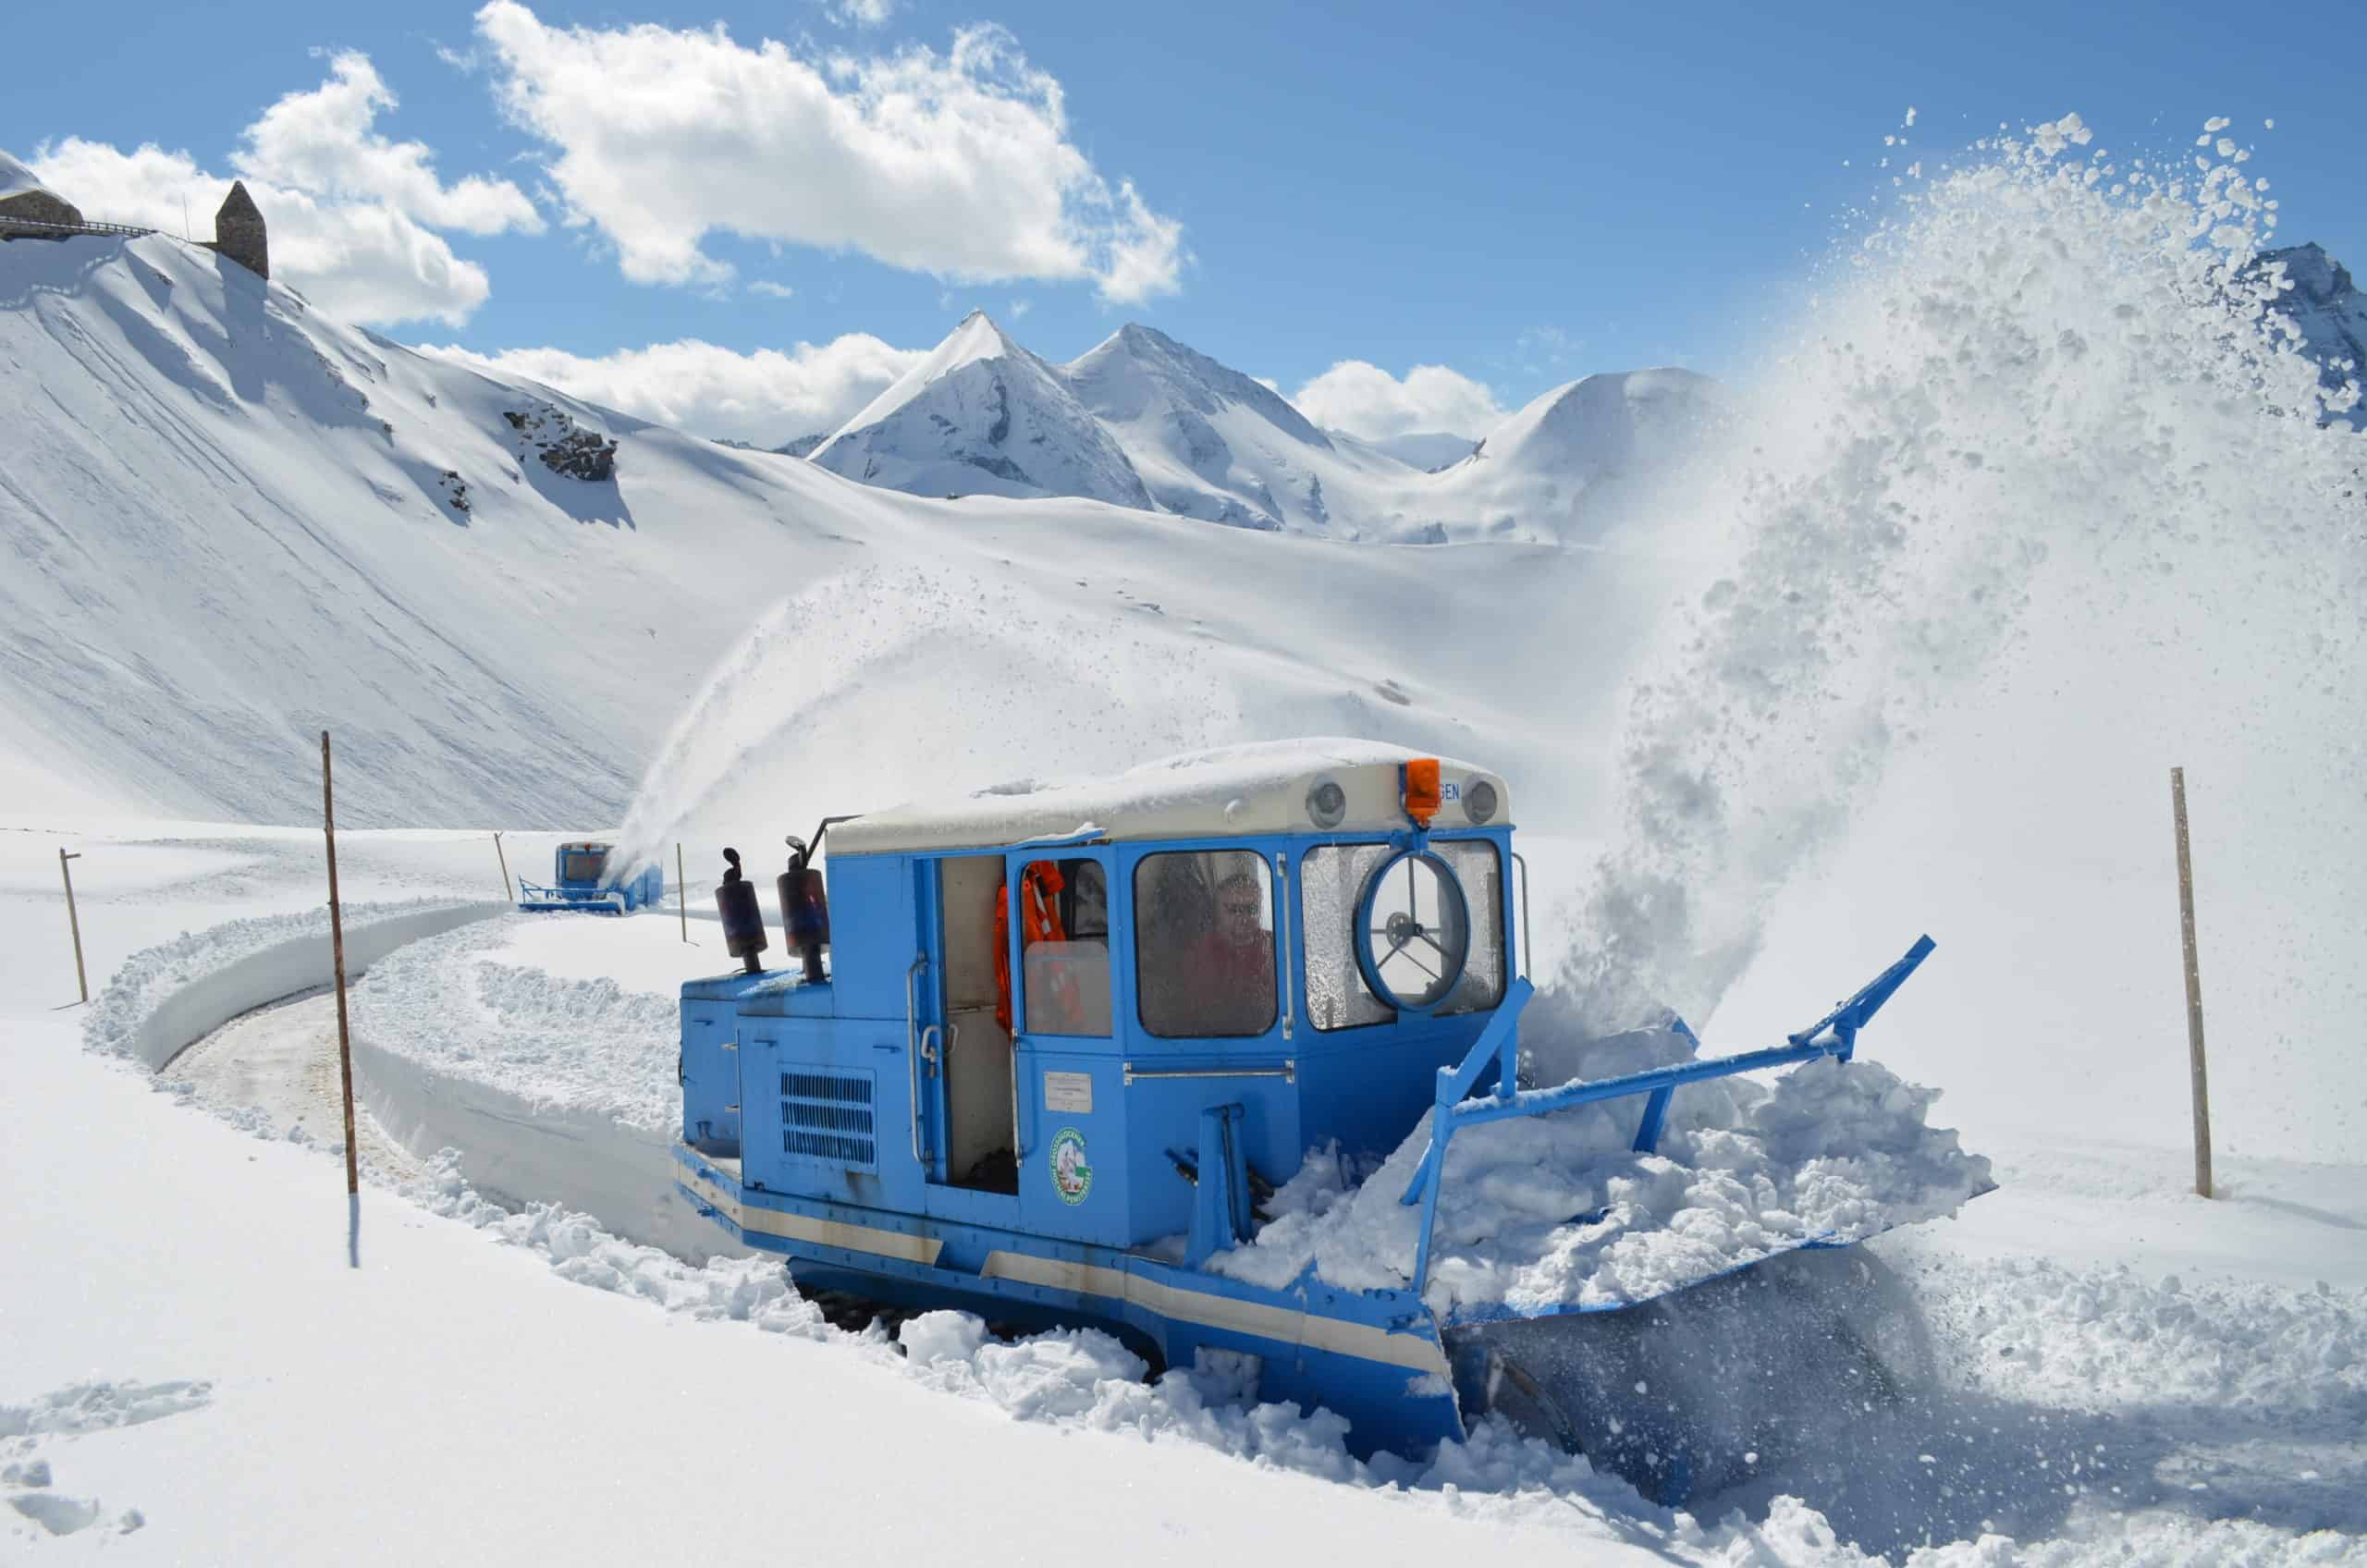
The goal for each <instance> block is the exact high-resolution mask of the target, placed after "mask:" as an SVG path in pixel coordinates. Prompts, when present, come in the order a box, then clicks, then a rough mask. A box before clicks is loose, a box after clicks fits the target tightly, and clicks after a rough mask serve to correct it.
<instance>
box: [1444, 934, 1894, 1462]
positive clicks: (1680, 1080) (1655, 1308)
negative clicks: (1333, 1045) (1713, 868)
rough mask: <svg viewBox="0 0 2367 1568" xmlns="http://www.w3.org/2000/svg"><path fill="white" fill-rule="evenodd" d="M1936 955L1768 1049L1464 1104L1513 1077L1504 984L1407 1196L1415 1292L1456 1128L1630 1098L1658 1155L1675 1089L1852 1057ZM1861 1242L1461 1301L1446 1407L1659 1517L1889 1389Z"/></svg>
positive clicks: (1451, 1318)
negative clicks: (1692, 1271) (1536, 1298)
mask: <svg viewBox="0 0 2367 1568" xmlns="http://www.w3.org/2000/svg"><path fill="white" fill-rule="evenodd" d="M1933 946H1934V944H1933V943H1932V939H1931V937H1921V938H1919V940H1918V941H1917V942H1916V943H1915V945H1914V946H1913V947H1912V948H1910V949H1908V950H1907V954H1906V955H1905V956H1904V957H1903V958H1901V959H1900V960H1899V961H1898V962H1895V963H1894V964H1892V965H1891V966H1890V967H1889V968H1888V969H1885V970H1884V971H1883V973H1882V974H1879V975H1877V976H1875V978H1874V979H1873V980H1872V981H1870V983H1868V984H1867V985H1866V986H1863V987H1861V988H1860V989H1859V990H1858V991H1857V992H1855V993H1854V994H1852V995H1851V996H1850V997H1849V998H1847V999H1846V1000H1845V1001H1843V1002H1842V1003H1841V1004H1840V1005H1838V1006H1837V1007H1835V1008H1834V1010H1833V1011H1830V1012H1828V1013H1826V1014H1825V1015H1824V1016H1823V1017H1822V1018H1821V1019H1819V1020H1817V1021H1816V1023H1812V1024H1810V1025H1809V1026H1808V1027H1807V1028H1806V1029H1803V1030H1800V1031H1798V1032H1797V1033H1795V1034H1793V1035H1788V1036H1786V1037H1785V1041H1784V1044H1783V1045H1781V1046H1778V1047H1772V1048H1770V1049H1767V1050H1760V1051H1749V1052H1745V1053H1742V1054H1740V1055H1735V1056H1728V1057H1716V1058H1709V1059H1704V1060H1694V1061H1686V1062H1678V1063H1674V1064H1672V1065H1670V1066H1666V1067H1660V1068H1654V1069H1651V1070H1650V1071H1648V1072H1633V1073H1625V1074H1622V1075H1620V1076H1618V1077H1613V1078H1603V1079H1591V1080H1583V1081H1579V1082H1575V1083H1570V1084H1561V1085H1558V1086H1556V1087H1553V1088H1549V1089H1528V1090H1521V1089H1517V1088H1515V1089H1512V1090H1511V1091H1510V1092H1506V1091H1505V1090H1504V1089H1502V1088H1500V1089H1499V1090H1498V1091H1497V1092H1495V1093H1493V1094H1488V1095H1481V1096H1477V1097H1466V1096H1469V1095H1470V1091H1471V1089H1472V1087H1473V1085H1474V1084H1477V1083H1478V1081H1479V1080H1480V1079H1481V1077H1482V1076H1483V1075H1484V1073H1485V1070H1486V1068H1487V1066H1488V1065H1489V1060H1490V1058H1491V1057H1493V1058H1494V1059H1495V1060H1496V1061H1497V1062H1498V1064H1499V1065H1500V1067H1501V1070H1502V1071H1501V1073H1500V1076H1499V1083H1500V1084H1505V1085H1510V1084H1515V1077H1514V1066H1515V1059H1514V1052H1515V1048H1516V1047H1515V1045H1514V1044H1513V1040H1512V1029H1511V1024H1510V1019H1511V1016H1512V1015H1513V1014H1515V1013H1516V1012H1517V1011H1518V1010H1519V1008H1520V1007H1521V1006H1522V1005H1524V1004H1525V1003H1526V1002H1527V999H1528V990H1527V984H1526V982H1519V983H1516V984H1515V987H1514V989H1513V992H1512V994H1510V995H1508V996H1507V998H1506V1001H1507V1003H1508V1004H1510V1005H1508V1006H1507V1007H1506V1008H1505V1009H1504V1010H1503V1011H1502V1013H1500V1015H1499V1019H1498V1021H1497V1023H1493V1024H1491V1025H1490V1029H1489V1030H1488V1031H1487V1032H1486V1033H1484V1034H1483V1035H1481V1036H1480V1038H1479V1039H1478V1041H1477V1042H1475V1043H1474V1046H1473V1049H1472V1052H1471V1054H1470V1056H1469V1057H1468V1058H1466V1060H1465V1062H1464V1064H1463V1066H1462V1067H1461V1068H1458V1069H1444V1070H1441V1072H1440V1074H1439V1086H1438V1101H1437V1106H1436V1110H1435V1114H1434V1115H1433V1117H1432V1119H1431V1143H1430V1147H1429V1151H1428V1152H1427V1153H1426V1155H1425V1157H1424V1159H1423V1162H1422V1165H1421V1168H1420V1170H1418V1171H1417V1174H1416V1176H1415V1178H1414V1180H1413V1182H1411V1184H1409V1185H1408V1187H1407V1189H1406V1191H1405V1194H1404V1199H1403V1200H1402V1201H1404V1203H1406V1204H1408V1205H1412V1204H1416V1203H1419V1204H1421V1205H1422V1206H1423V1207H1424V1211H1425V1212H1424V1215H1423V1222H1422V1231H1421V1240H1420V1243H1419V1250H1418V1252H1417V1264H1416V1282H1415V1287H1414V1288H1415V1290H1416V1291H1417V1292H1419V1291H1420V1290H1421V1289H1422V1286H1423V1284H1424V1282H1425V1281H1426V1280H1427V1276H1428V1268H1429V1243H1430V1231H1431V1228H1432V1225H1433V1223H1434V1221H1435V1216H1436V1210H1437V1204H1438V1184H1439V1175H1440V1172H1441V1170H1443V1169H1444V1161H1445V1153H1446V1147H1447V1145H1448V1144H1449V1142H1450V1141H1451V1140H1452V1139H1453V1135H1454V1133H1455V1131H1456V1130H1457V1129H1458V1128H1460V1127H1467V1126H1469V1125H1471V1124H1473V1123H1475V1122H1480V1121H1502V1120H1506V1119H1509V1118H1512V1117H1518V1116H1542V1115H1547V1114H1550V1113H1551V1112H1553V1111H1556V1110H1561V1109H1567V1108H1569V1107H1572V1106H1578V1105H1588V1104H1592V1103H1596V1102H1599V1101H1603V1100H1612V1099H1619V1098H1624V1097H1625V1096H1636V1095H1640V1096H1645V1109H1644V1112H1643V1115H1642V1117H1641V1118H1640V1119H1639V1122H1638V1125H1637V1133H1636V1138H1635V1141H1634V1145H1633V1146H1634V1148H1635V1149H1637V1151H1640V1152H1644V1153H1650V1152H1652V1151H1653V1150H1654V1149H1655V1148H1656V1147H1657V1145H1658V1144H1659V1141H1660V1137H1661V1133H1662V1127H1663V1125H1664V1124H1665V1121H1666V1117H1667V1112H1668V1105H1669V1099H1670V1096H1672V1095H1673V1094H1674V1091H1675V1090H1676V1089H1677V1088H1678V1087H1680V1086H1682V1085H1684V1084H1698V1083H1703V1082H1707V1081H1709V1080H1711V1079H1715V1078H1723V1077H1729V1076H1732V1075H1734V1074H1735V1073H1739V1072H1754V1071H1757V1070H1759V1069H1761V1068H1773V1067H1784V1066H1789V1065H1793V1064H1796V1063H1799V1062H1807V1061H1814V1060H1820V1059H1821V1058H1824V1057H1828V1056H1830V1057H1837V1058H1839V1059H1841V1060H1845V1061H1846V1060H1849V1059H1850V1057H1851V1056H1852V1055H1853V1054H1854V1053H1855V1051H1856V1048H1857V1038H1858V1032H1859V1031H1860V1030H1862V1029H1863V1028H1864V1027H1865V1025H1866V1023H1868V1022H1869V1021H1870V1019H1872V1017H1873V1016H1874V1014H1875V1013H1876V1012H1878V1011H1881V1009H1882V1006H1883V1003H1884V1002H1886V1001H1888V1000H1889V999H1890V998H1891V996H1892V995H1893V994H1894V993H1895V991H1896V990H1897V989H1898V987H1899V986H1901V985H1903V984H1904V983H1905V982H1906V980H1907V977H1908V976H1909V975H1911V974H1914V972H1915V970H1916V968H1917V967H1918V966H1919V964H1921V963H1922V962H1923V960H1924V959H1925V958H1926V957H1928V956H1929V955H1930V954H1931V952H1932V948H1933ZM1498 1024H1501V1025H1502V1027H1501V1030H1500V1029H1499V1027H1498ZM1601 1212H1602V1211H1597V1213H1596V1214H1595V1215H1593V1216H1587V1215H1579V1216H1574V1217H1573V1218H1574V1219H1578V1220H1580V1221H1584V1220H1587V1219H1591V1218H1600V1214H1601ZM1873 1233H1874V1232H1869V1233H1868V1235H1865V1236H1853V1237H1851V1238H1850V1240H1849V1241H1847V1242H1842V1241H1840V1240H1838V1239H1837V1238H1835V1237H1834V1235H1833V1233H1832V1232H1829V1231H1828V1232H1822V1233H1819V1234H1811V1235H1809V1236H1804V1237H1801V1238H1799V1239H1797V1240H1795V1241H1792V1242H1790V1243H1787V1244H1784V1245H1782V1246H1778V1247H1775V1248H1772V1249H1771V1250H1770V1251H1768V1252H1766V1253H1764V1254H1762V1255H1760V1256H1758V1257H1755V1258H1751V1259H1748V1260H1747V1261H1745V1262H1742V1263H1738V1264H1733V1265H1730V1266H1728V1267H1725V1268H1720V1269H1718V1270H1715V1271H1713V1272H1711V1273H1709V1274H1704V1275H1701V1276H1699V1277H1698V1278H1695V1279H1691V1280H1684V1281H1681V1282H1679V1283H1676V1284H1674V1285H1672V1286H1671V1287H1670V1288H1669V1289H1668V1290H1666V1291H1663V1292H1659V1293H1657V1294H1655V1295H1653V1296H1650V1297H1645V1298H1640V1299H1638V1300H1634V1301H1625V1302H1613V1303H1601V1304H1581V1303H1575V1302H1571V1303H1545V1304H1541V1305H1529V1306H1519V1307H1515V1306H1508V1305H1501V1304H1490V1305H1459V1306H1457V1307H1455V1308H1453V1310H1451V1311H1450V1312H1448V1313H1446V1314H1445V1315H1443V1316H1442V1317H1441V1319H1440V1329H1441V1341H1442V1342H1443V1346H1444V1349H1445V1351H1446V1354H1447V1358H1448V1362H1449V1365H1450V1366H1451V1368H1452V1369H1453V1381H1454V1385H1455V1391H1456V1396H1457V1403H1459V1404H1461V1405H1462V1407H1463V1408H1464V1409H1466V1410H1484V1411H1488V1412H1491V1413H1493V1414H1495V1415H1501V1416H1502V1417H1503V1418H1505V1419H1507V1420H1509V1421H1510V1422H1511V1423H1512V1425H1513V1426H1514V1427H1515V1428H1517V1429H1518V1430H1520V1431H1521V1432H1523V1433H1524V1434H1525V1435H1527V1436H1532V1437H1538V1438H1542V1439H1547V1440H1549V1441H1553V1442H1556V1443H1559V1444H1560V1445H1561V1446H1563V1447H1565V1448H1568V1449H1571V1450H1573V1451H1574V1452H1581V1453H1584V1454H1586V1455H1587V1456H1588V1459H1589V1461H1590V1462H1591V1463H1593V1464H1595V1465H1596V1467H1597V1468H1599V1469H1603V1470H1607V1471H1609V1472H1611V1473H1613V1474H1615V1475H1619V1476H1623V1477H1625V1479H1627V1480H1628V1481H1630V1482H1631V1483H1632V1484H1634V1485H1635V1486H1636V1487H1637V1489H1638V1490H1640V1491H1642V1492H1643V1493H1644V1494H1645V1495H1646V1496H1648V1497H1650V1498H1651V1499H1653V1500H1654V1501H1659V1502H1662V1503H1664V1504H1668V1505H1670V1506H1674V1505H1676V1504H1679V1503H1682V1502H1684V1501H1686V1500H1687V1499H1688V1498H1693V1497H1698V1496H1700V1495H1703V1494H1705V1493H1709V1492H1713V1491H1716V1490H1718V1489H1721V1488H1723V1487H1725V1486H1728V1485H1731V1484H1733V1483H1734V1482H1735V1481H1736V1480H1739V1479H1741V1478H1742V1477H1743V1476H1746V1475H1747V1474H1748V1472H1749V1471H1750V1470H1751V1469H1753V1468H1754V1467H1756V1466H1757V1465H1758V1464H1760V1462H1761V1461H1762V1460H1772V1459H1773V1458H1774V1457H1775V1456H1776V1455H1778V1454H1779V1453H1780V1452H1782V1451H1783V1448H1784V1440H1785V1438H1784V1434H1785V1432H1786V1431H1787V1430H1794V1431H1796V1430H1797V1425H1796V1424H1793V1425H1788V1426H1787V1417H1788V1415H1790V1414H1792V1413H1795V1412H1797V1410H1798V1409H1799V1408H1800V1407H1801V1406H1802V1404H1803V1403H1804V1402H1813V1401H1820V1400H1822V1401H1831V1400H1845V1401H1871V1400H1873V1399H1877V1398H1882V1397H1885V1391H1886V1390H1891V1389H1892V1388H1893V1387H1894V1386H1895V1375H1894V1373H1893V1372H1892V1370H1891V1369H1890V1367H1889V1366H1888V1365H1887V1363H1886V1362H1885V1360H1884V1357H1883V1354H1882V1352H1881V1350H1880V1349H1879V1348H1878V1346H1879V1343H1880V1341H1881V1340H1882V1339H1883V1324H1884V1321H1885V1319H1886V1318H1887V1319H1890V1320H1894V1321H1895V1320H1900V1319H1902V1318H1904V1317H1905V1316H1906V1315H1904V1314H1900V1313H1897V1312H1894V1311H1892V1310H1890V1309H1891V1307H1893V1306H1895V1299H1894V1298H1895V1294H1896V1291H1895V1285H1894V1284H1893V1283H1892V1281H1891V1280H1890V1278H1889V1275H1888V1272H1887V1270H1886V1269H1883V1268H1882V1267H1881V1266H1880V1265H1879V1264H1878V1263H1876V1262H1874V1261H1873V1260H1871V1259H1870V1258H1867V1257H1864V1256H1861V1255H1858V1254H1857V1253H1854V1252H1848V1251H1846V1249H1848V1248H1852V1247H1854V1246H1855V1245H1856V1243H1858V1242H1860V1241H1864V1240H1867V1239H1870V1235H1871V1234H1873ZM1611 1239H1612V1238H1606V1243H1608V1241H1609V1240H1611Z"/></svg>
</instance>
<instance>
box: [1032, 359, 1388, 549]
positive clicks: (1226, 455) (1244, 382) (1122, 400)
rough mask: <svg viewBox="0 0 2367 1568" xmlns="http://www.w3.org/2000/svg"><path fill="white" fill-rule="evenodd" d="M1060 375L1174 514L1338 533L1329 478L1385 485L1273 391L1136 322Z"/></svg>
mask: <svg viewBox="0 0 2367 1568" xmlns="http://www.w3.org/2000/svg"><path fill="white" fill-rule="evenodd" d="M1061 377H1062V379H1063V380H1065V381H1066V382H1067V383H1068V385H1069V386H1070V387H1071V388H1072V389H1073V391H1074V392H1075V394H1076V398H1077V401H1078V402H1080V403H1082V404H1083V405H1084V406H1085V409H1086V410H1089V411H1090V412H1091V413H1092V414H1093V415H1094V417H1095V418H1096V419H1098V420H1099V421H1100V422H1101V423H1102V424H1103V425H1104V426H1105V427H1106V428H1107V429H1109V430H1110V433H1111V434H1112V435H1115V436H1116V437H1117V440H1118V442H1119V445H1120V446H1122V447H1124V448H1125V451H1126V454H1127V456H1128V457H1130V458H1131V459H1133V460H1134V468H1135V471H1136V472H1139V473H1140V474H1142V476H1143V480H1144V483H1145V484H1147V485H1148V486H1149V489H1150V493H1151V497H1152V498H1153V499H1154V500H1155V501H1157V502H1158V503H1159V507H1160V508H1162V509H1164V510H1167V511H1171V512H1179V513H1181V514H1183V515H1184V516H1185V517H1196V518H1200V519H1203V520H1205V521H1210V522H1225V523H1231V524H1233V525H1234V526H1236V527H1245V528H1267V529H1282V528H1288V529H1293V530H1295V531H1297V532H1301V533H1331V532H1333V527H1332V516H1331V502H1330V500H1329V498H1328V497H1327V496H1326V494H1325V487H1324V478H1325V476H1326V475H1327V474H1329V475H1331V478H1332V481H1333V484H1332V486H1331V493H1332V494H1334V495H1337V494H1338V493H1339V492H1340V489H1341V484H1340V480H1341V477H1342V475H1343V473H1354V474H1357V475H1359V476H1360V477H1361V476H1373V477H1378V476H1381V475H1386V474H1389V473H1391V472H1394V471H1396V470H1398V469H1399V468H1400V466H1401V465H1399V464H1398V463H1397V462H1396V461H1395V459H1387V458H1381V459H1372V458H1367V457H1365V456H1363V455H1361V454H1351V453H1348V452H1346V451H1343V449H1341V448H1339V447H1335V446H1333V445H1332V443H1331V439H1330V437H1328V436H1326V435H1324V434H1323V432H1321V431H1320V430H1318V429H1317V428H1316V427H1315V426H1314V425H1313V424H1311V423H1308V422H1307V419H1306V416H1305V415H1304V414H1301V413H1300V412H1299V411H1298V410H1296V409H1294V408H1292V407H1291V406H1290V404H1288V403H1287V402H1284V401H1283V400H1282V397H1281V396H1280V395H1279V394H1277V393H1275V392H1274V391H1272V390H1271V389H1269V388H1268V387H1266V386H1261V385H1259V384H1258V383H1257V382H1255V381H1252V380H1251V379H1250V378H1249V377H1247V376H1245V375H1244V374H1241V373H1240V372H1238V371H1234V370H1228V369H1227V368H1226V367H1224V366H1223V365H1220V364H1219V363H1217V361H1214V360H1212V359H1209V358H1208V356H1207V355H1206V354H1201V353H1197V352H1195V351H1194V350H1192V349H1187V348H1185V347H1184V345H1183V344H1181V343H1178V342H1176V341H1175V340H1174V339H1173V338H1171V337H1168V336H1167V335H1166V334H1164V333H1160V332H1155V331H1153V330H1151V329H1150V328H1149V327H1147V326H1139V325H1132V324H1129V325H1125V326H1122V327H1121V328H1119V329H1118V330H1117V331H1116V332H1114V333H1112V334H1110V337H1108V338H1107V339H1105V340H1104V341H1103V342H1102V343H1100V344H1099V345H1098V347H1096V348H1095V349H1092V350H1091V351H1090V352H1088V353H1086V354H1085V355H1083V356H1082V357H1080V358H1078V359H1076V360H1073V361H1071V362H1070V363H1068V364H1065V365H1063V366H1061Z"/></svg>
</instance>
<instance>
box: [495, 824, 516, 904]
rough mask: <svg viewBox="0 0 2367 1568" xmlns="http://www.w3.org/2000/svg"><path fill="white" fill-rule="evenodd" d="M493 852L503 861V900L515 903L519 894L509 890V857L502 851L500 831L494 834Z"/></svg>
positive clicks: (496, 857) (507, 902)
mask: <svg viewBox="0 0 2367 1568" xmlns="http://www.w3.org/2000/svg"><path fill="white" fill-rule="evenodd" d="M493 853H494V858H495V859H497V860H498V861H500V862H501V901H502V902H503V903H506V904H514V903H516V902H517V901H518V896H517V895H516V894H515V893H512V892H511V891H510V890H509V856H508V855H506V854H503V853H502V852H501V835H500V834H498V833H496V834H495V835H494V836H493Z"/></svg>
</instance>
